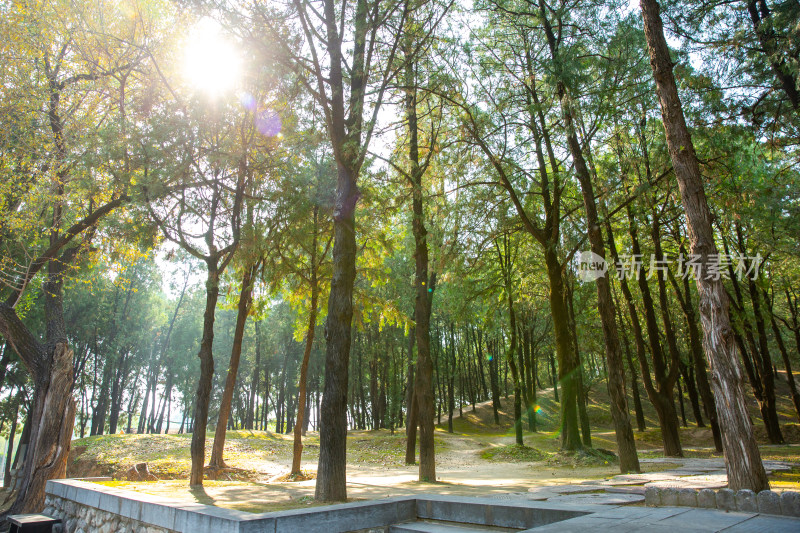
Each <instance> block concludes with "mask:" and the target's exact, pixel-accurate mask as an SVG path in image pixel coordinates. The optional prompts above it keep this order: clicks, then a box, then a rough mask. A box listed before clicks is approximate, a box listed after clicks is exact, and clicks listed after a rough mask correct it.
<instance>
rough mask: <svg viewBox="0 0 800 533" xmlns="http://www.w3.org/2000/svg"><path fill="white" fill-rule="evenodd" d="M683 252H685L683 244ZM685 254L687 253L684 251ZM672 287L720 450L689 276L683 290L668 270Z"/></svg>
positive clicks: (718, 431)
mask: <svg viewBox="0 0 800 533" xmlns="http://www.w3.org/2000/svg"><path fill="white" fill-rule="evenodd" d="M680 250H681V253H684V252H685V251H684V249H683V246H682V245H681V248H680ZM684 255H685V253H684ZM667 275H668V276H669V280H670V283H672V288H673V289H675V294H676V295H677V296H678V302H679V303H680V304H681V308H682V309H683V315H684V317H685V318H686V325H687V326H688V329H689V351H690V353H691V355H692V364H693V365H694V373H695V377H696V379H697V388H698V389H699V390H700V397H701V398H702V399H703V408H704V410H705V412H706V416H707V417H708V420H709V424H711V433H712V435H713V436H714V447H715V448H716V450H717V451H718V452H721V451H722V433H721V432H720V429H719V421H718V420H717V405H716V401H715V399H714V395H713V394H712V393H711V386H710V385H709V383H708V373H707V372H706V361H705V358H704V357H703V346H702V342H701V340H700V331H699V329H698V327H697V318H696V315H695V312H694V304H693V303H692V293H691V289H690V287H689V279H688V277H684V278H683V291H682V292H681V290H680V288H679V287H678V282H677V281H676V280H675V276H674V275H672V273H671V272H669V271H668V272H667Z"/></svg>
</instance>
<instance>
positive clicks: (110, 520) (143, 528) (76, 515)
mask: <svg viewBox="0 0 800 533" xmlns="http://www.w3.org/2000/svg"><path fill="white" fill-rule="evenodd" d="M44 514H45V515H47V516H52V517H53V518H60V519H61V532H62V533H93V532H97V533H117V532H120V533H123V532H124V533H172V532H173V531H174V530H172V529H165V528H163V527H158V526H154V525H152V524H146V523H144V522H140V521H138V520H133V519H132V518H126V517H124V516H121V515H119V514H116V513H111V512H108V511H103V510H102V509H97V508H96V507H90V506H88V505H84V504H81V503H77V502H74V501H71V500H67V499H64V498H61V497H58V496H50V495H48V496H46V497H45V508H44Z"/></svg>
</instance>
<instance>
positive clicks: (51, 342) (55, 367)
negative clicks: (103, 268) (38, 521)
mask: <svg viewBox="0 0 800 533" xmlns="http://www.w3.org/2000/svg"><path fill="white" fill-rule="evenodd" d="M76 255H77V249H75V248H72V249H69V250H67V251H66V252H65V253H64V256H62V258H60V259H59V260H55V261H50V263H49V264H48V274H47V279H46V281H45V283H44V291H43V292H44V295H45V297H44V298H45V320H46V324H47V328H46V339H47V340H46V343H44V344H42V343H40V342H39V341H38V340H37V339H36V338H35V337H34V335H33V334H32V333H31V332H30V330H29V329H28V328H27V327H26V326H25V325H24V324H23V323H22V321H20V319H19V317H18V316H17V314H16V312H15V311H14V309H13V308H12V307H11V306H10V305H8V303H7V302H6V303H0V334H2V335H3V337H4V338H5V339H6V342H8V343H10V344H11V346H12V348H14V351H16V352H17V355H19V357H20V359H21V360H22V362H23V364H24V365H25V367H26V368H27V369H28V371H29V372H30V374H31V378H32V380H33V385H34V392H33V401H32V402H31V406H30V409H29V411H28V422H27V424H28V425H29V431H30V433H29V435H28V446H27V447H26V451H25V455H24V462H23V465H22V471H21V473H20V474H19V478H18V485H17V494H16V499H15V500H14V503H13V504H12V505H11V508H10V509H9V513H10V514H20V513H35V512H41V510H42V508H43V507H44V490H45V484H46V483H47V481H48V480H50V479H58V478H63V477H64V476H65V475H66V470H67V455H68V454H69V449H70V441H71V439H72V429H73V424H74V422H75V401H74V400H73V399H72V387H73V383H74V375H75V374H74V367H73V354H72V350H70V349H69V347H68V346H67V335H66V329H65V324H64V310H63V292H62V291H63V277H64V271H65V270H66V269H67V268H68V265H69V264H71V262H72V260H73V259H74V257H75V256H76ZM20 448H21V446H20Z"/></svg>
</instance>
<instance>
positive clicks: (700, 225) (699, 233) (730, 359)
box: [641, 0, 769, 492]
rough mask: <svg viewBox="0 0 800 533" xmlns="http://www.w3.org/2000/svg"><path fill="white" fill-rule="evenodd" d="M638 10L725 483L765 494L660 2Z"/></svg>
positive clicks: (644, 1) (647, 1)
mask: <svg viewBox="0 0 800 533" xmlns="http://www.w3.org/2000/svg"><path fill="white" fill-rule="evenodd" d="M641 7H642V16H643V18H644V29H645V36H646V38H647V47H648V52H649V55H650V64H651V65H652V67H653V77H654V78H655V81H656V88H657V92H658V98H659V104H660V105H661V115H662V120H663V123H664V130H665V132H666V137H667V146H668V148H669V154H670V158H671V159H672V164H673V166H674V169H675V176H676V178H677V180H678V188H679V190H680V193H681V201H682V203H683V208H684V211H685V213H686V223H687V227H688V229H689V239H690V242H691V249H690V252H691V253H692V254H695V255H697V256H698V257H699V258H700V261H699V264H700V265H701V266H702V267H703V269H702V271H701V275H700V276H697V279H696V283H697V290H698V292H699V295H700V303H699V306H700V319H701V322H702V324H703V348H704V350H705V352H706V358H707V359H708V362H709V365H710V366H711V371H712V376H713V379H712V383H713V388H714V394H715V396H716V397H717V398H724V399H725V401H724V402H720V403H719V404H718V405H717V414H718V415H719V417H720V427H721V429H722V438H723V442H724V450H725V466H726V469H727V471H728V484H729V485H730V487H731V488H732V489H733V490H739V489H750V490H752V491H754V492H758V491H761V490H765V489H768V488H769V482H768V481H767V476H766V473H765V472H764V465H763V464H762V462H761V454H760V453H759V451H758V446H757V444H756V441H755V437H754V435H753V427H752V423H751V422H750V418H749V416H748V414H747V408H746V404H745V398H744V390H743V388H742V382H743V380H742V371H741V368H740V367H739V362H738V354H737V351H736V344H735V342H734V339H733V330H732V327H731V323H730V316H729V314H728V295H727V293H726V292H725V288H724V286H723V284H722V281H721V280H719V279H713V277H710V276H707V275H704V274H703V273H705V272H707V267H708V266H709V265H710V264H711V261H712V260H713V259H712V258H711V257H710V256H712V255H715V254H717V253H718V252H717V246H716V243H715V241H714V233H713V230H712V227H711V220H712V217H711V211H710V210H709V208H708V202H707V200H706V196H705V190H704V187H703V180H702V177H701V175H700V165H699V163H698V160H697V155H696V154H695V151H694V145H693V144H692V139H691V136H690V134H689V129H688V127H687V126H686V121H685V118H684V115H683V110H682V107H681V101H680V98H679V96H678V89H677V86H676V85H675V78H674V76H673V72H672V60H671V58H670V53H669V47H668V46H667V40H666V38H665V37H664V29H663V25H662V22H661V15H660V13H659V6H658V3H657V2H656V1H655V0H641Z"/></svg>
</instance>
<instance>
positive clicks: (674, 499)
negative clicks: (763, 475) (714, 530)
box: [644, 487, 800, 517]
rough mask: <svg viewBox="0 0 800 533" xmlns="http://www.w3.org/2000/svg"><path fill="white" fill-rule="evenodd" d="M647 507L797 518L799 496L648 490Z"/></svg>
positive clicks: (749, 491)
mask: <svg viewBox="0 0 800 533" xmlns="http://www.w3.org/2000/svg"><path fill="white" fill-rule="evenodd" d="M644 502H645V505H646V506H647V507H699V508H703V509H719V510H722V511H740V512H747V513H761V514H771V515H782V516H793V517H800V492H790V491H785V492H782V493H780V494H779V493H777V492H772V491H771V490H762V491H761V492H759V493H758V494H756V493H754V492H753V491H752V490H746V489H745V490H739V491H733V490H731V489H720V490H718V491H714V490H711V489H699V490H698V489H675V488H658V487H647V488H645V491H644Z"/></svg>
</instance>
